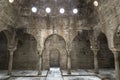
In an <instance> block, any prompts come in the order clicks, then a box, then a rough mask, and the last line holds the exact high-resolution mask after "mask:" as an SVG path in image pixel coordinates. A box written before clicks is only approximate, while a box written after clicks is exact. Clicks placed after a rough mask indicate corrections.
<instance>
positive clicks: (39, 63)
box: [38, 48, 43, 75]
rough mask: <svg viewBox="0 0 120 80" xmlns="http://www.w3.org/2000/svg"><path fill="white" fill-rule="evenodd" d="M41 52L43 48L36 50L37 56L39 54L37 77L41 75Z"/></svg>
mask: <svg viewBox="0 0 120 80" xmlns="http://www.w3.org/2000/svg"><path fill="white" fill-rule="evenodd" d="M42 51H43V48H42V49H40V48H39V49H38V54H39V62H38V66H39V67H38V75H41V74H42Z"/></svg>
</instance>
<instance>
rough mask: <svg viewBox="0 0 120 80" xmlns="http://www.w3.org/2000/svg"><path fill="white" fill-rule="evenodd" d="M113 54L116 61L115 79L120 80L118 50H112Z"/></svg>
mask: <svg viewBox="0 0 120 80" xmlns="http://www.w3.org/2000/svg"><path fill="white" fill-rule="evenodd" d="M112 52H113V54H114V61H115V78H116V80H120V67H119V59H118V57H119V56H118V55H119V52H118V51H117V50H112Z"/></svg>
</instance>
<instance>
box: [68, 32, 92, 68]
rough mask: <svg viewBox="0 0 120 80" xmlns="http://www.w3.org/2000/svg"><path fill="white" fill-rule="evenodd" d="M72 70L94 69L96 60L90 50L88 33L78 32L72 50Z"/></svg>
mask: <svg viewBox="0 0 120 80" xmlns="http://www.w3.org/2000/svg"><path fill="white" fill-rule="evenodd" d="M71 49H72V50H71V52H70V54H71V63H72V69H91V68H92V69H93V66H94V60H93V59H94V58H93V56H94V55H93V53H92V51H91V49H90V41H89V36H88V31H87V30H83V31H82V32H78V35H77V36H76V37H75V38H74V39H73V41H72V48H71Z"/></svg>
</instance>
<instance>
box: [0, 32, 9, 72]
mask: <svg viewBox="0 0 120 80" xmlns="http://www.w3.org/2000/svg"><path fill="white" fill-rule="evenodd" d="M8 53H9V52H8V49H7V39H6V36H5V34H4V32H3V31H2V32H0V70H7V69H8V57H9V54H8Z"/></svg>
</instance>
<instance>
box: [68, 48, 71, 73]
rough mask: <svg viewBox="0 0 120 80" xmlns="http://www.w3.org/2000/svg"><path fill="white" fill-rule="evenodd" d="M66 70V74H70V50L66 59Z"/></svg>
mask: <svg viewBox="0 0 120 80" xmlns="http://www.w3.org/2000/svg"><path fill="white" fill-rule="evenodd" d="M67 59H68V60H67V68H68V72H67V73H68V74H71V55H70V50H68V58H67Z"/></svg>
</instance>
